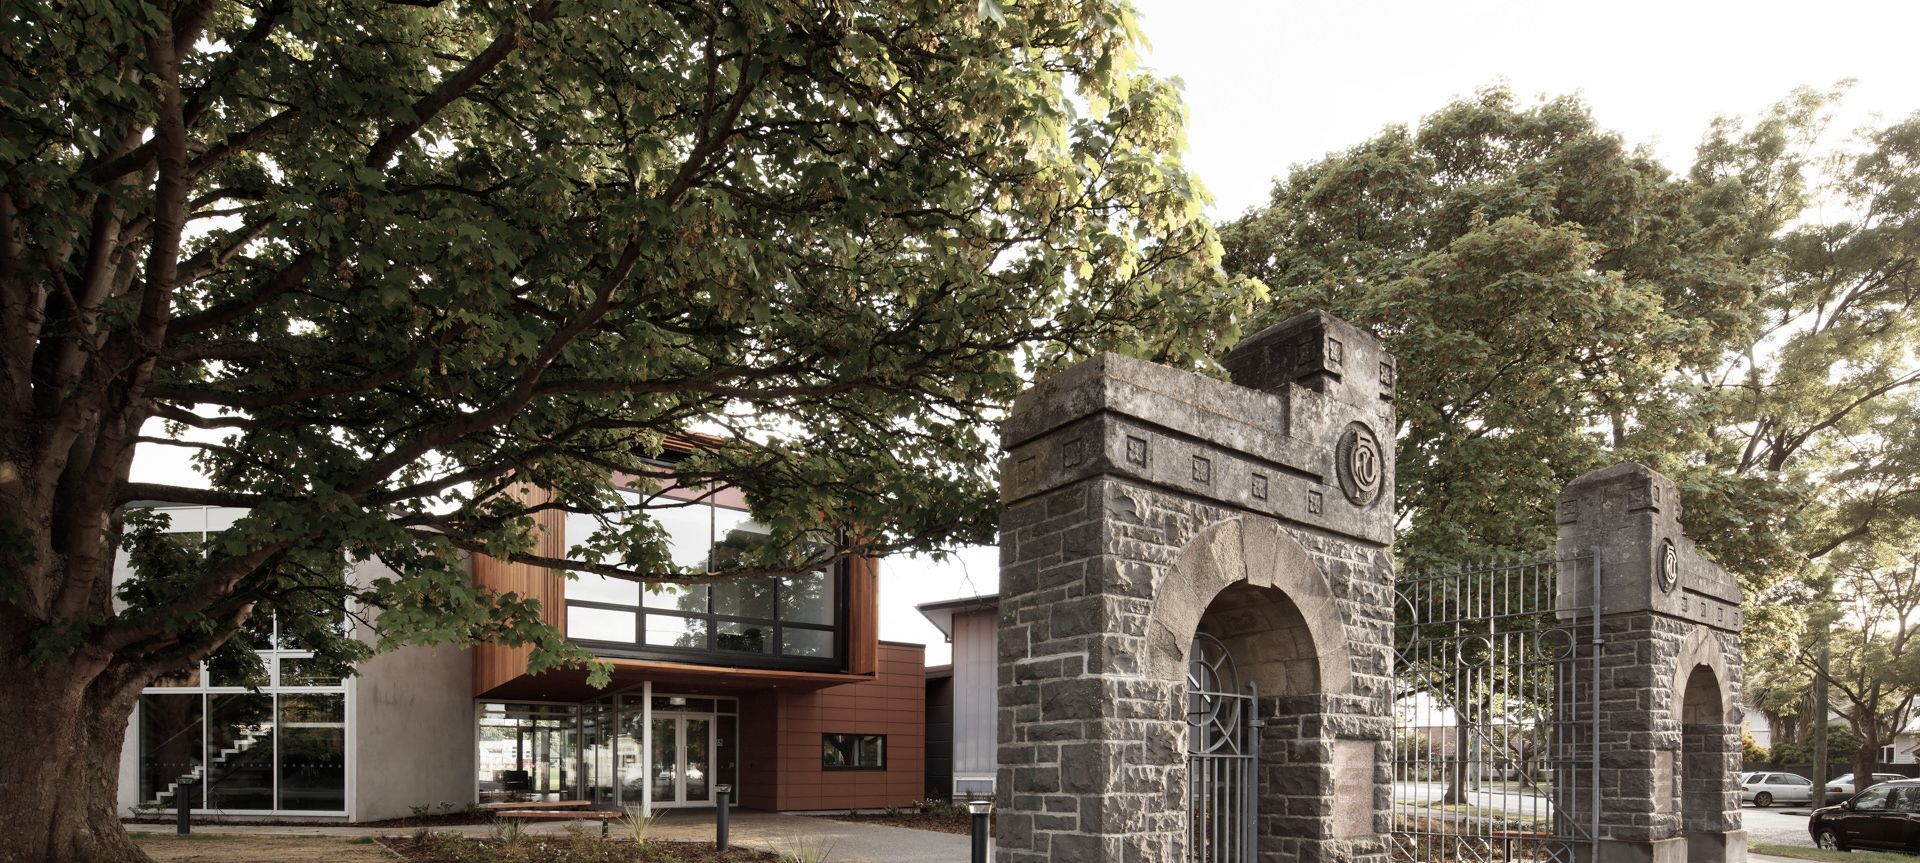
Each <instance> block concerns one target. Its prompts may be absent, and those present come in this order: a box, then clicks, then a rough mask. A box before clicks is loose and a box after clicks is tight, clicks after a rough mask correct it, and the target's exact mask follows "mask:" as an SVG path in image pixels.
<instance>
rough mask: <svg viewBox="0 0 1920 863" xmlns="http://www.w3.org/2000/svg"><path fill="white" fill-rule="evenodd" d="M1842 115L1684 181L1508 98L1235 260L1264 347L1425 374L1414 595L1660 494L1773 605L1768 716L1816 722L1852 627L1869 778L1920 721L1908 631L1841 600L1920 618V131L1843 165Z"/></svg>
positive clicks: (1762, 676) (1231, 231) (1301, 185)
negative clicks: (1625, 465)
mask: <svg viewBox="0 0 1920 863" xmlns="http://www.w3.org/2000/svg"><path fill="white" fill-rule="evenodd" d="M1842 90H1844V88H1840V89H1839V90H1836V91H1835V92H1828V93H1821V92H1815V91H1811V90H1802V91H1798V92H1796V93H1794V94H1792V96H1790V97H1789V98H1788V99H1786V100H1784V101H1782V102H1781V103H1780V104H1778V105H1777V106H1775V107H1774V108H1772V109H1771V110H1770V111H1768V112H1766V113H1765V114H1764V115H1762V116H1760V117H1758V118H1756V119H1754V120H1751V121H1741V120H1738V119H1732V118H1729V119H1723V120H1720V121H1717V122H1716V123H1715V124H1713V126H1712V127H1711V128H1710V129H1708V130H1707V131H1706V133H1705V135H1704V136H1703V138H1702V141H1701V144H1700V146H1699V148H1698V150H1697V153H1696V159H1695V161H1694V164H1693V165H1692V166H1690V167H1689V168H1688V169H1687V170H1685V171H1679V172H1676V171H1672V170H1669V169H1668V168H1667V167H1666V166H1663V165H1661V164H1660V163H1659V162H1658V161H1657V160H1655V159H1654V158H1653V157H1652V156H1651V155H1650V154H1649V153H1648V152H1647V151H1646V150H1644V149H1638V148H1633V147H1630V146H1629V145H1628V144H1627V142H1625V141H1624V140H1623V139H1622V138H1621V137H1620V136H1619V135H1618V134H1615V133H1613V132H1610V131H1608V130H1606V129H1605V128H1604V127H1603V126H1601V125H1600V123H1599V122H1598V121H1597V120H1596V119H1595V118H1594V116H1593V115H1592V113H1591V111H1590V110H1589V109H1588V107H1587V106H1586V105H1585V104H1583V103H1581V102H1580V101H1579V100H1577V99H1573V98H1558V99H1548V100H1545V101H1541V102H1538V103H1532V104H1528V103H1523V102H1522V101H1521V100H1519V99H1516V98H1515V97H1514V96H1513V94H1512V93H1510V92H1508V91H1506V90H1504V89H1491V90H1487V91H1484V92H1481V93H1479V94H1477V95H1475V96H1473V97H1471V98H1466V99H1461V100H1458V101H1456V102H1453V103H1451V104H1449V105H1446V106H1444V107H1442V108H1441V109H1440V110H1438V111H1436V112H1434V113H1433V114H1432V115H1430V116H1428V117H1426V118H1425V119H1424V120H1423V121H1422V122H1421V123H1420V124H1419V125H1418V127H1416V128H1401V127H1393V128H1389V129H1386V130H1384V131H1382V132H1381V133H1380V134H1379V135H1377V136H1375V137H1374V138H1372V139H1371V140H1368V141H1366V142H1364V143H1361V144H1359V145H1358V146H1355V147H1353V148H1351V149H1349V150H1346V151H1344V152H1339V153H1334V154H1331V155H1329V156H1327V157H1326V158H1324V159H1321V160H1319V161H1316V162H1312V163H1310V164H1306V165H1302V166H1299V167H1296V168H1294V169H1293V170H1292V172H1291V173H1290V174H1289V175H1288V176H1287V177H1286V178H1285V179H1284V180H1282V181H1280V182H1278V183H1277V184H1276V185H1275V188H1274V190H1273V195H1272V199H1271V201H1270V203H1269V204H1268V205H1267V206H1265V207H1262V208H1258V209H1256V210H1254V211H1251V212H1249V213H1247V214H1246V215H1244V216H1242V217H1241V218H1239V219H1237V220H1235V221H1233V222H1232V223H1230V224H1228V225H1226V226H1225V227H1224V228H1223V229H1222V233H1223V240H1224V243H1225V245H1226V248H1227V263H1228V267H1229V269H1230V270H1231V271H1233V272H1236V273H1240V274H1245V275H1249V276H1254V277H1257V278H1260V279H1262V280H1264V281H1265V282H1266V283H1267V284H1268V285H1269V287H1270V290H1271V291H1272V302H1271V304H1270V305H1269V306H1268V307H1266V308H1265V309H1264V310H1263V311H1262V313H1261V315H1260V319H1261V320H1262V321H1271V320H1279V319H1282V318H1284V317H1285V316H1288V315H1291V314H1293V313H1296V312H1298V311H1300V310H1303V309H1306V308H1325V309H1328V310H1330V311H1332V312H1333V313H1335V314H1338V315H1341V316H1343V317H1346V318H1347V319H1349V320H1352V321H1355V322H1357V323H1361V324H1363V325H1366V326H1369V327H1371V328H1373V329H1374V331H1375V332H1377V333H1379V334H1381V335H1382V336H1383V337H1384V338H1385V340H1386V342H1387V345H1388V347H1389V349H1390V350H1391V351H1393V352H1394V354H1395V355H1396V356H1397V357H1398V358H1399V363H1400V366H1399V369H1400V378H1399V388H1398V399H1397V407H1398V409H1399V419H1400V424H1401V425H1400V428H1399V430H1398V435H1397V443H1398V457H1399V462H1398V474H1397V491H1398V494H1399V496H1400V499H1399V501H1398V504H1399V506H1400V510H1399V511H1400V513H1401V518H1402V519H1403V524H1402V530H1401V532H1400V535H1399V536H1398V537H1397V539H1396V552H1397V554H1398V556H1399V558H1400V560H1401V563H1402V566H1403V567H1406V568H1411V569H1419V568H1423V567H1427V566H1431V565H1436V564H1446V563H1451V562H1456V561H1459V560H1462V559H1464V558H1468V557H1473V556H1478V555H1483V554H1493V553H1537V552H1540V551H1542V550H1546V549H1550V548H1551V547H1552V544H1553V537H1554V531H1555V527H1554V520H1553V505H1554V501H1555V498H1556V497H1557V495H1558V494H1559V492H1560V490H1561V488H1562V487H1564V485H1565V484H1566V483H1567V482H1568V481H1569V480H1571V479H1573V478H1574V477H1576V476H1578V475H1579V474H1580V473H1583V472H1585V471H1587V470H1591V469H1593V468H1597V467H1602V466H1604V465H1606V464H1609V463H1612V462H1617V461H1622V460H1635V461H1640V462H1643V463H1645V464H1648V465H1650V466H1652V467H1655V468H1657V469H1659V470H1661V471H1663V472H1665V473H1667V474H1668V475H1669V476H1672V477H1673V478H1674V479H1675V480H1676V481H1677V482H1678V483H1679V485H1680V489H1681V497H1682V507H1683V509H1682V519H1683V521H1684V523H1685V524H1686V526H1687V529H1688V533H1689V535H1690V536H1692V537H1693V538H1694V539H1696V540H1697V541H1698V542H1699V543H1700V546H1701V548H1702V549H1703V550H1705V551H1706V552H1707V553H1709V554H1710V555H1712V556H1713V557H1715V558H1717V559H1718V560H1719V561H1720V562H1721V563H1722V564H1724V565H1726V566H1727V567H1728V568H1729V570H1731V571H1732V572H1734V573H1735V574H1736V575H1738V576H1739V577H1740V579H1741V580H1742V582H1743V583H1744V585H1745V586H1746V588H1747V591H1748V608H1747V610H1748V614H1749V625H1748V627H1747V631H1748V635H1747V659H1748V664H1747V669H1748V674H1749V676H1750V678H1751V679H1752V680H1753V681H1756V682H1758V683H1759V684H1761V685H1760V686H1759V687H1756V688H1755V690H1754V691H1753V692H1752V694H1753V695H1754V696H1755V698H1756V700H1757V702H1758V703H1761V704H1763V705H1767V706H1771V707H1773V708H1776V709H1780V710H1786V711H1791V710H1794V709H1796V706H1797V705H1798V704H1800V703H1801V701H1802V700H1803V699H1802V697H1801V696H1802V695H1803V694H1804V692H1805V690H1806V686H1807V683H1808V680H1809V677H1808V674H1809V669H1810V668H1811V667H1812V662H1811V658H1812V657H1813V656H1814V655H1815V654H1816V653H1817V651H1818V648H1819V645H1820V643H1821V641H1822V636H1821V633H1823V632H1825V631H1826V628H1827V627H1829V626H1838V627H1839V631H1838V632H1837V634H1836V636H1835V638H1836V639H1838V640H1837V641H1835V642H1834V646H1835V649H1836V650H1842V653H1844V655H1841V654H1836V663H1837V664H1836V666H1835V671H1834V674H1835V678H1834V682H1835V685H1836V686H1839V687H1842V688H1843V689H1844V688H1846V687H1854V688H1855V689H1858V690H1859V694H1858V696H1857V697H1858V698H1860V699H1862V700H1863V703H1864V705H1865V706H1858V705H1856V706H1854V707H1849V708H1847V709H1848V710H1850V711H1852V713H1850V714H1849V718H1850V719H1853V718H1854V714H1858V719H1857V721H1855V722H1853V725H1854V727H1855V728H1856V729H1857V730H1858V731H1859V732H1860V733H1861V735H1860V736H1861V737H1862V739H1864V740H1868V741H1869V742H1868V743H1867V744H1866V746H1865V748H1863V749H1862V754H1861V757H1862V758H1867V757H1869V756H1871V755H1877V749H1874V751H1873V752H1872V753H1868V752H1867V751H1866V750H1867V749H1873V748H1874V747H1875V746H1876V745H1877V744H1875V743H1873V742H1872V741H1873V740H1875V739H1880V738H1884V737H1885V736H1886V735H1887V734H1888V733H1890V732H1887V731H1886V729H1887V728H1888V727H1890V725H1889V723H1894V724H1897V723H1899V722H1904V721H1905V718H1906V717H1907V716H1908V714H1909V708H1910V706H1911V702H1910V699H1909V698H1908V696H1907V693H1908V692H1909V691H1910V688H1908V687H1906V684H1905V683H1903V682H1902V681H1905V680H1906V679H1907V678H1908V677H1909V676H1910V674H1909V672H1908V670H1907V669H1905V668H1904V664H1910V662H1908V661H1906V660H1900V659H1897V658H1896V657H1899V656H1902V655H1904V654H1905V651H1903V650H1902V649H1901V648H1900V647H1899V646H1898V645H1903V644H1904V643H1905V640H1906V636H1905V634H1904V629H1905V627H1904V626H1892V625H1891V624H1889V623H1888V622H1887V620H1886V619H1885V617H1884V615H1881V616H1868V617H1862V616H1861V615H1860V614H1859V613H1857V612H1858V608H1856V609H1855V612H1856V613H1852V614H1840V613H1839V612H1836V611H1835V610H1834V609H1835V608H1836V605H1835V604H1834V603H1835V602H1836V600H1835V599H1834V597H1835V596H1836V595H1838V596H1841V597H1851V598H1852V599H1848V600H1846V601H1847V602H1853V603H1854V605H1855V606H1859V607H1865V605H1870V604H1871V603H1872V602H1874V601H1876V600H1875V599H1874V597H1879V598H1880V599H1885V598H1886V597H1887V596H1890V595H1893V594H1892V593H1890V591H1893V587H1894V586H1898V585H1900V584H1902V583H1910V582H1911V579H1912V572H1911V571H1910V568H1900V567H1893V568H1892V569H1889V568H1888V567H1889V566H1891V565H1890V564H1888V563H1887V562H1888V561H1892V560H1900V559H1903V557H1902V556H1903V555H1906V556H1909V557H1910V556H1911V555H1912V554H1913V553H1915V552H1916V551H1920V545H1916V539H1915V537H1916V536H1920V532H1917V531H1916V530H1915V527H1916V523H1915V519H1916V517H1920V461H1917V460H1916V452H1917V450H1916V447H1917V446H1920V438H1916V436H1915V435H1914V434H1913V433H1912V429H1913V428H1914V427H1915V426H1916V424H1917V423H1920V355H1917V353H1916V347H1917V346H1920V315H1916V314H1915V302H1916V300H1920V281H1917V280H1916V272H1917V271H1920V115H1915V116H1913V117H1909V118H1906V119H1904V120H1900V121H1897V122H1892V123H1889V124H1887V125H1884V126H1880V127H1876V128H1870V129H1865V130H1862V131H1860V132H1859V133H1858V134H1856V135H1854V136H1853V137H1851V138H1849V139H1846V140H1841V141H1836V140H1835V138H1836V137H1838V136H1837V135H1836V134H1835V133H1834V132H1833V130H1831V129H1830V128H1829V124H1830V117H1831V113H1832V109H1833V107H1834V106H1835V104H1836V103H1837V100H1838V99H1840V98H1841V96H1842V93H1841V91H1842ZM1903 579H1904V582H1903ZM1900 595H1901V596H1904V595H1905V594H1900ZM1856 600H1857V601H1856ZM1836 621H1838V622H1837V623H1836ZM1843 648H1844V649H1843ZM1874 680H1879V681H1884V682H1885V683H1886V686H1885V687H1881V688H1873V687H1868V688H1869V689H1872V691H1871V692H1868V691H1866V690H1865V689H1860V687H1862V686H1866V685H1867V683H1866V682H1870V681H1874ZM1845 697H1847V698H1850V699H1851V698H1855V697H1856V696H1855V695H1847V696H1845ZM1876 728H1877V729H1878V731H1875V729H1876ZM1852 755H1853V753H1850V752H1849V753H1844V754H1842V755H1841V756H1840V757H1851V756H1852Z"/></svg>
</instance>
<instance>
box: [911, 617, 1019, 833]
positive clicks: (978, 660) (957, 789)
mask: <svg viewBox="0 0 1920 863" xmlns="http://www.w3.org/2000/svg"><path fill="white" fill-rule="evenodd" d="M918 608H919V609H920V614H921V615H923V616H925V617H926V618H927V619H928V620H930V621H932V622H933V625H934V626H936V627H939V628H940V633H941V634H942V635H945V636H946V637H947V641H948V642H950V643H952V645H953V665H952V666H951V667H950V668H949V669H948V672H947V673H950V674H951V676H952V682H951V683H950V684H949V688H948V698H949V700H950V703H951V707H950V708H949V714H948V715H947V716H945V717H942V718H943V719H944V720H945V728H943V729H940V730H941V731H945V732H946V738H947V740H948V741H950V742H949V743H948V745H950V746H951V747H952V751H951V752H950V753H947V757H946V758H944V759H943V758H940V757H938V756H936V757H935V759H934V763H935V764H944V765H945V766H947V767H948V769H949V770H951V772H952V779H951V785H949V786H948V791H947V796H948V798H949V799H952V800H967V799H984V798H990V797H992V796H993V782H994V777H995V776H996V775H998V773H999V770H1000V753H999V737H998V729H999V715H1000V647H999V641H1000V596H999V594H987V595H984V596H972V597H966V598H963V599H949V600H944V601H941V602H929V603H926V604H923V605H920V606H918ZM929 735H930V736H932V737H935V738H936V739H937V738H938V737H939V736H940V735H938V734H936V733H934V732H933V731H932V730H930V731H929Z"/></svg>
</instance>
